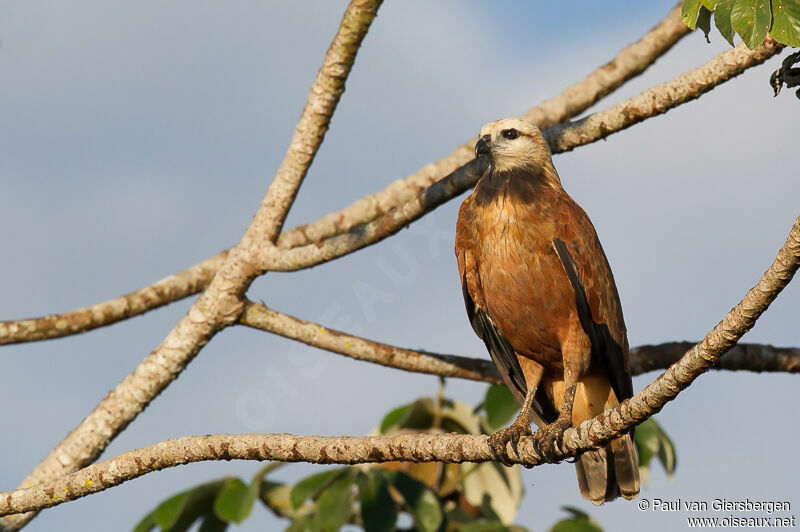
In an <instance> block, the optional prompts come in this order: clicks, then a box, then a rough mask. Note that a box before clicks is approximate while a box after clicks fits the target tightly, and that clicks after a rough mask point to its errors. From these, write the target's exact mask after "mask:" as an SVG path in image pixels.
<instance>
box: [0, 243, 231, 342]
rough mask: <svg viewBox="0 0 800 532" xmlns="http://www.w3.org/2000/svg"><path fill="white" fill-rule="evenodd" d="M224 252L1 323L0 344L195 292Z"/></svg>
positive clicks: (87, 326) (107, 321) (91, 323)
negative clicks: (144, 281)
mask: <svg viewBox="0 0 800 532" xmlns="http://www.w3.org/2000/svg"><path fill="white" fill-rule="evenodd" d="M227 254H228V252H227V251H223V252H222V253H219V254H217V255H214V256H213V257H211V258H208V259H206V260H204V261H203V262H199V263H197V264H195V265H194V266H192V267H190V268H187V269H185V270H183V271H182V272H179V273H176V274H174V275H170V276H169V277H165V278H164V279H161V280H160V281H156V282H155V283H153V284H151V285H148V286H145V287H144V288H140V289H139V290H136V291H134V292H131V293H129V294H125V295H124V296H121V297H117V298H114V299H109V300H108V301H103V302H102V303H97V304H95V305H92V306H89V307H83V308H79V309H76V310H72V311H69V312H63V313H61V314H51V315H50V316H43V317H41V318H31V319H27V320H15V321H3V322H0V345H2V344H16V343H21V342H33V341H36V340H48V339H51V338H60V337H62V336H70V335H73V334H79V333H82V332H86V331H91V330H92V329H96V328H98V327H104V326H106V325H112V324H114V323H117V322H118V321H122V320H125V319H128V318H132V317H134V316H138V315H140V314H144V313H145V312H148V311H150V310H155V309H157V308H159V307H162V306H164V305H168V304H169V303H172V302H174V301H178V300H180V299H183V298H185V297H189V296H191V295H194V294H196V293H198V292H200V291H202V290H203V289H205V287H206V286H208V283H209V282H210V281H211V279H212V278H213V277H214V274H215V273H216V271H217V269H218V268H219V267H220V265H222V263H223V262H224V261H225V257H226V256H227Z"/></svg>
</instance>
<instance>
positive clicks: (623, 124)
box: [262, 39, 783, 271]
mask: <svg viewBox="0 0 800 532" xmlns="http://www.w3.org/2000/svg"><path fill="white" fill-rule="evenodd" d="M782 49H783V45H782V44H779V43H777V42H775V41H773V40H771V39H769V40H767V41H765V42H764V44H762V45H761V46H759V47H758V48H756V49H755V50H749V49H747V47H745V46H744V45H740V46H737V47H736V48H733V49H731V50H728V51H726V52H723V53H721V54H719V55H717V56H716V57H715V58H713V59H712V60H711V61H709V62H707V63H706V64H704V65H703V66H702V67H699V68H695V69H692V70H690V71H689V72H687V73H685V74H682V75H681V76H678V77H677V78H675V79H673V80H672V81H669V82H667V83H662V84H661V85H656V86H655V87H652V88H650V89H648V90H647V91H645V92H643V93H642V94H640V95H639V96H636V97H635V98H631V99H629V100H625V101H624V102H621V103H619V104H617V105H615V106H613V107H611V108H609V109H607V110H605V111H601V112H598V113H595V114H593V115H590V116H589V117H587V118H584V119H583V120H580V121H578V122H575V123H567V124H559V125H557V126H553V127H551V128H549V129H547V130H545V131H544V135H545V138H546V139H547V140H548V142H549V144H550V148H551V150H552V151H553V153H560V152H563V151H569V150H572V149H574V148H576V147H577V146H581V145H584V144H589V143H592V142H596V141H598V140H600V139H603V138H605V137H607V136H609V135H611V134H612V133H616V132H618V131H621V130H623V129H626V128H628V127H630V126H632V125H634V124H636V123H638V122H641V121H643V120H645V119H647V118H650V117H653V116H658V115H660V114H663V113H665V112H667V111H668V110H670V109H672V108H674V107H677V106H679V105H681V104H684V103H686V102H689V101H691V100H693V99H696V98H699V97H700V96H702V95H703V94H705V93H706V92H708V91H710V90H711V89H713V88H714V87H716V86H717V85H719V84H721V83H724V82H726V81H728V80H729V79H731V78H733V77H735V76H737V75H739V74H741V73H742V72H744V71H745V70H747V69H748V68H751V67H753V66H756V65H759V64H761V63H763V62H764V61H766V60H767V59H769V58H770V57H772V56H773V55H775V54H777V53H778V52H780V51H781V50H782ZM482 164H483V163H481V162H479V161H477V160H475V159H472V160H470V161H469V162H468V163H466V164H465V165H464V166H461V167H459V168H457V169H456V170H454V171H453V172H452V173H451V174H449V175H448V176H447V177H445V178H443V179H441V180H439V181H437V182H435V183H433V184H432V185H430V186H429V187H428V188H425V189H422V190H420V191H419V192H418V193H417V195H416V197H414V198H412V199H410V200H409V201H407V202H406V203H404V204H402V205H400V206H399V207H397V208H393V209H390V210H389V211H388V212H387V213H386V214H384V215H382V216H380V217H378V218H377V219H375V220H373V221H371V222H369V223H368V224H365V225H362V226H359V227H356V228H354V229H352V230H350V231H349V232H347V233H344V234H340V235H336V236H333V237H330V238H327V239H325V240H322V241H320V242H316V243H314V244H307V245H303V246H298V247H294V248H291V249H287V250H284V251H277V250H275V249H274V248H268V249H264V250H263V251H264V252H263V254H262V259H263V265H264V267H265V268H266V269H268V270H275V271H295V270H301V269H304V268H310V267H312V266H316V265H317V264H321V263H323V262H327V261H330V260H333V259H335V258H338V257H341V256H344V255H347V254H349V253H352V252H354V251H357V250H359V249H361V248H364V247H366V246H369V245H372V244H375V243H376V242H380V241H381V240H383V239H384V238H387V237H389V236H391V235H393V234H395V233H396V232H397V231H399V230H400V229H402V228H403V227H405V226H406V225H408V224H410V223H411V222H413V221H415V220H418V219H419V218H421V217H422V216H424V215H425V214H427V213H428V212H430V211H431V210H433V209H435V208H436V207H438V206H439V205H441V204H443V203H445V202H446V201H449V200H450V199H452V198H454V197H455V196H457V195H459V194H461V193H462V192H464V191H466V190H468V189H469V188H471V187H472V186H474V185H475V182H476V181H477V180H478V178H479V177H480V175H481V172H482V170H483V168H482Z"/></svg>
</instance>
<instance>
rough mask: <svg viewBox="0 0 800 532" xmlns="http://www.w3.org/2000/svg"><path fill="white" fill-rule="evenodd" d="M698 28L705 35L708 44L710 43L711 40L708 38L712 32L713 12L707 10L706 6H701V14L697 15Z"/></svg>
mask: <svg viewBox="0 0 800 532" xmlns="http://www.w3.org/2000/svg"><path fill="white" fill-rule="evenodd" d="M697 28H698V29H699V30H701V31H702V32H703V34H704V35H705V37H706V42H707V43H710V42H711V39H709V38H708V34H709V33H710V32H711V11H709V10H708V9H706V7H705V6H700V13H699V14H698V15H697Z"/></svg>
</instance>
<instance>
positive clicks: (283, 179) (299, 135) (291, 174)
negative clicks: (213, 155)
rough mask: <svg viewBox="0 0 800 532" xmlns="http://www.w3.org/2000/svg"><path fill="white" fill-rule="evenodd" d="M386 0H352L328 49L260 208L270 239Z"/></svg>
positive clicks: (323, 132)
mask: <svg viewBox="0 0 800 532" xmlns="http://www.w3.org/2000/svg"><path fill="white" fill-rule="evenodd" d="M382 1H383V0H352V1H351V2H350V5H349V6H348V8H347V12H346V13H345V15H344V18H343V19H342V23H341V25H340V26H339V31H338V32H337V34H336V37H334V39H333V42H332V43H331V46H330V48H329V49H328V53H327V54H325V61H324V62H323V64H322V68H320V69H319V74H318V75H317V79H316V80H315V81H314V84H313V85H312V86H311V91H310V92H309V94H308V102H307V103H306V106H305V108H304V109H303V114H302V116H301V117H300V121H299V122H298V123H297V127H296V128H295V131H294V136H293V137H292V141H291V143H290V144H289V149H288V150H287V152H286V156H285V157H284V158H283V162H282V163H281V166H280V168H278V172H277V175H276V176H275V179H274V180H273V181H272V184H271V185H270V186H269V189H268V190H267V194H266V195H265V196H264V200H263V202H262V204H261V209H260V211H259V213H263V218H264V220H263V221H262V222H261V223H263V227H262V228H261V232H262V233H263V234H264V235H265V236H266V237H267V238H268V239H269V241H271V242H274V241H275V240H276V239H277V238H278V235H279V233H280V232H281V228H282V227H283V222H284V220H286V215H287V214H288V213H289V209H290V208H291V206H292V204H293V203H294V199H295V196H296V195H297V191H298V190H299V189H300V185H301V184H302V182H303V179H304V178H305V176H306V173H307V172H308V168H309V166H311V162H312V161H313V160H314V156H315V155H316V154H317V150H318V149H319V147H320V145H321V144H322V140H323V139H324V138H325V133H326V132H327V131H328V126H329V124H330V121H331V117H332V116H333V111H334V110H335V109H336V104H338V103H339V98H340V97H341V96H342V93H344V82H345V80H346V79H347V76H348V75H349V74H350V69H351V68H352V66H353V62H354V61H355V59H356V54H357V53H358V49H359V48H360V47H361V42H362V41H363V40H364V37H365V36H366V35H367V30H369V27H370V24H372V21H373V20H374V19H375V17H376V16H377V14H378V8H379V7H380V5H381V3H382Z"/></svg>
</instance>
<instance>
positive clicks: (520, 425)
mask: <svg viewBox="0 0 800 532" xmlns="http://www.w3.org/2000/svg"><path fill="white" fill-rule="evenodd" d="M526 362H528V361H526ZM521 365H522V368H523V373H524V374H525V382H526V385H527V388H528V391H527V392H526V394H525V400H524V401H523V402H522V408H520V411H519V414H518V415H517V418H516V419H515V420H514V422H513V423H511V425H509V426H508V427H506V428H504V429H500V430H498V431H497V432H495V433H494V434H492V435H491V436H489V448H490V449H491V450H492V453H493V454H494V455H495V457H497V459H498V460H500V462H502V463H503V464H504V465H507V466H509V465H511V460H510V458H509V456H508V449H507V444H509V443H511V448H512V449H513V450H514V453H517V444H519V440H520V438H522V437H523V436H530V435H531V414H532V413H533V398H534V397H535V396H536V390H537V388H539V382H540V381H541V379H542V373H543V371H544V368H542V366H541V365H539V364H536V363H534V362H528V363H526V364H521Z"/></svg>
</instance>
